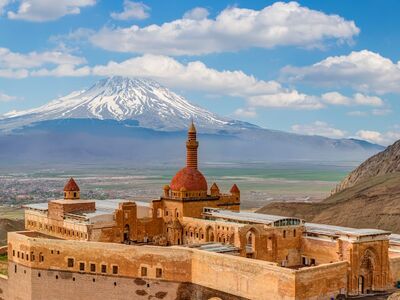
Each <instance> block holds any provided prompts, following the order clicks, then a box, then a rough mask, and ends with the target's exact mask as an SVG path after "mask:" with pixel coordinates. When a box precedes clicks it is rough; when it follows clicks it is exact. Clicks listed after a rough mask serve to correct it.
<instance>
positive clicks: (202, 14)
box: [183, 7, 210, 20]
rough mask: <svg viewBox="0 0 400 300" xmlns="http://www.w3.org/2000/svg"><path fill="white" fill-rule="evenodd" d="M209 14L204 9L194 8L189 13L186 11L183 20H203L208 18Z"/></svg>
mask: <svg viewBox="0 0 400 300" xmlns="http://www.w3.org/2000/svg"><path fill="white" fill-rule="evenodd" d="M209 14H210V13H209V12H208V10H207V9H205V8H204V7H195V8H193V9H191V10H189V11H187V12H186V13H185V14H184V15H183V18H184V19H190V20H203V19H206V18H207V17H208V15H209Z"/></svg>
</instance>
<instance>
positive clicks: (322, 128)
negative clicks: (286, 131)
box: [292, 121, 347, 138]
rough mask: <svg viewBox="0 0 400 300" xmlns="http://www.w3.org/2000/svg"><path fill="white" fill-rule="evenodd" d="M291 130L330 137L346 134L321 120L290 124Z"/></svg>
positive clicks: (340, 136)
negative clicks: (303, 123)
mask: <svg viewBox="0 0 400 300" xmlns="http://www.w3.org/2000/svg"><path fill="white" fill-rule="evenodd" d="M292 131H293V132H294V133H298V134H305V135H320V136H326V137H330V138H344V137H345V136H346V134H347V132H346V131H344V130H341V129H337V128H334V127H332V126H330V125H329V124H328V123H326V122H322V121H315V122H314V123H311V124H305V125H300V124H296V125H293V126H292Z"/></svg>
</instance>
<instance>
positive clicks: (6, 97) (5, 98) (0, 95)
mask: <svg viewBox="0 0 400 300" xmlns="http://www.w3.org/2000/svg"><path fill="white" fill-rule="evenodd" d="M17 99H18V97H15V96H10V95H7V94H5V93H2V92H1V91H0V102H10V101H14V100H17Z"/></svg>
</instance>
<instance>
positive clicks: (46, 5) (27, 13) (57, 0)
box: [0, 0, 96, 22]
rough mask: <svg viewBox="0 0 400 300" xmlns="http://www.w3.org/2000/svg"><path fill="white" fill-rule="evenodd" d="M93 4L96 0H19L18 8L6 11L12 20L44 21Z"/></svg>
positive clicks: (72, 13) (75, 11)
mask: <svg viewBox="0 0 400 300" xmlns="http://www.w3.org/2000/svg"><path fill="white" fill-rule="evenodd" d="M0 1H1V0H0ZM95 4H96V0H20V1H19V6H18V10H17V11H16V12H13V11H8V13H7V16H8V18H9V19H14V20H25V21H32V22H46V21H53V20H57V19H59V18H61V17H63V16H65V15H77V14H79V13H80V11H81V10H80V9H81V8H82V7H87V6H93V5H95Z"/></svg>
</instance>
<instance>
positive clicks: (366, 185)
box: [258, 141, 400, 233]
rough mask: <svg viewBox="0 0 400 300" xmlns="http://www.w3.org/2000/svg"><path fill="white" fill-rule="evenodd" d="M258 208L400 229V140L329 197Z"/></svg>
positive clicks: (321, 220)
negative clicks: (311, 201)
mask: <svg viewBox="0 0 400 300" xmlns="http://www.w3.org/2000/svg"><path fill="white" fill-rule="evenodd" d="M258 212H261V213H266V214H275V215H284V216H294V217H299V218H302V219H305V220H306V221H308V222H314V223H323V224H331V225H339V226H347V227H355V228H379V229H384V230H390V231H392V232H395V233H400V222H399V221H398V219H399V216H400V141H397V142H396V143H395V144H393V145H392V146H390V147H388V148H387V149H386V150H384V151H382V152H380V153H379V154H376V155H374V156H372V157H371V158H369V159H368V160H366V161H365V162H364V163H362V164H361V165H360V166H359V167H358V168H357V169H355V170H354V171H353V172H351V173H350V174H349V175H348V176H347V177H346V178H345V179H344V180H343V181H342V182H341V183H340V184H339V185H338V186H337V188H336V190H334V191H333V193H332V195H331V196H330V197H328V198H326V199H325V200H323V201H321V202H317V203H299V202H272V203H269V204H267V205H266V206H264V207H263V208H261V209H259V210H258Z"/></svg>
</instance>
